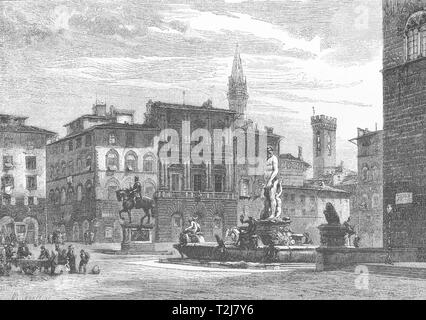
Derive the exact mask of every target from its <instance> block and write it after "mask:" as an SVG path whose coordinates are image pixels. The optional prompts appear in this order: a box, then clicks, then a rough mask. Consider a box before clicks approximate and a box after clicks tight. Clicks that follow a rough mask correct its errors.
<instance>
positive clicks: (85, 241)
mask: <svg viewBox="0 0 426 320" xmlns="http://www.w3.org/2000/svg"><path fill="white" fill-rule="evenodd" d="M83 238H84V244H85V245H87V242H88V239H87V238H88V236H87V231H84V234H83Z"/></svg>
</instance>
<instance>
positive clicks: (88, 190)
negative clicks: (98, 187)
mask: <svg viewBox="0 0 426 320" xmlns="http://www.w3.org/2000/svg"><path fill="white" fill-rule="evenodd" d="M84 187H85V189H86V199H92V195H93V190H92V189H93V184H92V181H91V180H87V181H86V183H85V185H84Z"/></svg>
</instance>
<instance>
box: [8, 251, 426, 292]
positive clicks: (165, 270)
mask: <svg viewBox="0 0 426 320" xmlns="http://www.w3.org/2000/svg"><path fill="white" fill-rule="evenodd" d="M81 247H84V246H79V245H77V246H76V252H79V249H80V248H81ZM89 252H91V261H90V266H94V265H95V264H97V265H99V266H100V267H101V274H99V275H92V274H87V275H79V274H63V275H59V276H54V277H51V276H49V275H44V274H41V275H35V276H27V275H24V274H20V273H17V272H14V273H12V274H11V275H10V276H9V277H0V299H17V300H19V299H43V300H44V299H126V300H127V299H231V300H232V299H425V298H426V280H422V279H408V278H403V277H386V276H380V275H372V274H370V275H369V276H368V278H367V279H368V284H366V282H365V278H364V282H362V284H361V286H360V285H359V281H358V280H359V275H357V274H355V273H350V272H343V271H335V272H323V273H317V272H315V271H313V270H311V271H309V270H284V271H276V272H259V270H256V271H257V272H248V271H247V270H244V271H239V270H229V271H223V270H213V269H204V268H202V267H194V268H188V267H186V268H180V266H170V265H162V264H159V263H155V262H154V261H155V260H158V258H159V257H156V256H152V255H151V256H149V255H147V256H120V255H110V254H104V253H100V252H99V250H96V249H95V248H91V249H89ZM34 253H35V254H38V252H37V250H34ZM90 266H89V267H90ZM357 279H358V280H357ZM357 281H358V282H357ZM357 283H358V285H356V284H357ZM357 288H358V289H357Z"/></svg>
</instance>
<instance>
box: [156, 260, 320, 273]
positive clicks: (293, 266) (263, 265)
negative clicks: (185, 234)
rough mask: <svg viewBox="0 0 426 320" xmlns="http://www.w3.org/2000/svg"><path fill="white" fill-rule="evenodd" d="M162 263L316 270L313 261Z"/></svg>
mask: <svg viewBox="0 0 426 320" xmlns="http://www.w3.org/2000/svg"><path fill="white" fill-rule="evenodd" d="M159 262H160V263H166V264H167V263H169V264H178V265H186V266H202V267H210V268H228V269H231V270H232V269H235V268H240V269H290V270H315V264H313V263H269V264H266V263H245V262H220V261H199V260H191V259H179V258H172V259H164V258H160V260H159Z"/></svg>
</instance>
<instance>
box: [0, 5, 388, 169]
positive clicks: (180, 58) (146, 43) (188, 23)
mask: <svg viewBox="0 0 426 320" xmlns="http://www.w3.org/2000/svg"><path fill="white" fill-rule="evenodd" d="M0 12H1V15H0V66H1V76H0V109H1V110H0V112H1V113H11V114H17V115H26V116H28V117H29V119H28V123H29V124H31V125H36V126H40V127H43V128H46V129H49V130H53V131H55V132H58V133H59V135H61V136H63V135H64V134H65V129H64V128H63V125H64V124H65V123H68V122H69V121H71V120H73V119H75V118H76V117H78V116H79V115H82V114H87V113H90V112H91V106H92V104H93V103H94V102H95V100H96V99H99V100H102V101H106V103H107V104H108V105H114V106H116V107H121V108H126V109H135V110H136V120H137V121H140V122H142V121H143V119H144V112H145V105H146V102H147V101H148V100H149V99H152V100H153V101H158V100H159V101H164V102H176V103H182V101H183V91H185V103H186V104H195V105H201V104H202V103H203V102H204V101H206V100H207V99H211V100H212V102H213V106H214V107H218V108H228V102H227V99H226V92H227V81H228V76H229V75H230V72H231V67H232V60H233V55H234V51H235V46H236V44H237V43H238V45H239V48H240V52H241V58H242V61H243V69H244V73H245V75H246V77H247V84H248V91H249V96H250V98H249V101H248V110H247V113H248V116H249V117H250V118H252V119H253V120H255V121H256V122H258V124H259V126H260V127H261V128H262V127H263V126H265V125H267V126H273V127H274V128H275V132H276V133H279V134H281V135H283V136H284V140H283V142H282V145H281V149H282V150H281V151H282V153H293V154H297V147H298V146H302V147H303V150H304V151H303V153H304V158H305V160H307V161H308V162H312V161H311V159H312V129H311V126H310V117H311V116H312V114H313V107H314V109H315V113H316V114H326V115H329V116H333V117H336V118H337V119H338V120H337V135H338V141H337V160H338V162H339V163H340V161H344V163H345V165H346V166H347V167H349V168H350V169H356V163H357V162H356V146H354V145H353V144H351V143H350V142H348V140H349V139H351V138H354V137H355V136H356V133H357V130H356V129H357V127H361V128H369V129H371V130H373V129H375V126H376V124H377V126H378V128H379V129H381V128H382V76H381V73H380V70H381V68H382V33H381V23H382V22H381V1H380V0H275V1H269V0H248V1H245V0H220V1H219V0H210V1H209V0H194V1H190V0H187V1H184V0H181V1H178V0H175V1H168V0H163V1H161V0H158V1H142V0H126V1H120V0H111V1H109V0H102V1H100V0H93V1H87V0H72V1H59V0H56V1H53V0H37V1H1V2H0Z"/></svg>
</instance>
